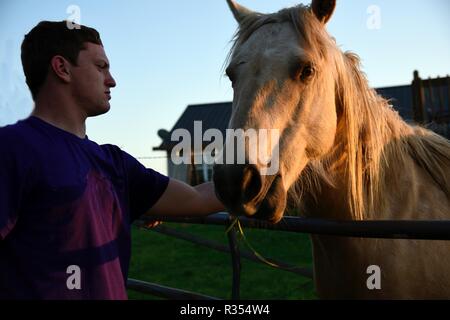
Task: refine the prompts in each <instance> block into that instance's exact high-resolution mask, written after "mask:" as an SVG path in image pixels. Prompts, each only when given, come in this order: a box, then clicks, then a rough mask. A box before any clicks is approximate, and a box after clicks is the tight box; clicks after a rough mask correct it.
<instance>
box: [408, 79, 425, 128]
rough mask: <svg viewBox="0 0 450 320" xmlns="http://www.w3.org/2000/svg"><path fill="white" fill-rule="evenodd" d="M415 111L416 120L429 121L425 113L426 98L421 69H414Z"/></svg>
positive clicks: (413, 92) (412, 86) (418, 121)
mask: <svg viewBox="0 0 450 320" xmlns="http://www.w3.org/2000/svg"><path fill="white" fill-rule="evenodd" d="M411 88H412V96H413V113H414V121H415V122H417V123H425V122H426V121H427V119H426V114H425V106H424V104H425V99H424V93H423V86H422V79H420V77H419V71H417V70H414V79H413V81H412V85H411Z"/></svg>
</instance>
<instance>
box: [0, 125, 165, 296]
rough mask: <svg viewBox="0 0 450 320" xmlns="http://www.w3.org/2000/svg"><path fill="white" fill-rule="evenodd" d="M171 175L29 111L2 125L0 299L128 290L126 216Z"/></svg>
mask: <svg viewBox="0 0 450 320" xmlns="http://www.w3.org/2000/svg"><path fill="white" fill-rule="evenodd" d="M168 181H169V178H167V177H165V176H163V175H161V174H159V173H157V172H156V171H153V170H151V169H147V168H145V167H144V166H142V165H141V164H140V163H139V162H138V161H137V160H136V159H134V158H133V157H131V156H130V155H128V154H127V153H125V152H124V151H122V150H120V149H119V148H118V147H116V146H113V145H103V146H99V145H98V144H96V143H95V142H93V141H90V140H89V139H88V138H85V139H80V138H78V137H77V136H75V135H73V134H71V133H69V132H66V131H64V130H61V129H59V128H57V127H54V126H52V125H50V124H48V123H46V122H44V121H42V120H40V119H38V118H36V117H30V118H28V119H26V120H23V121H19V122H18V123H17V124H15V125H11V126H6V127H3V128H0V299H2V298H3V299H17V298H19V299H126V298H127V293H126V289H125V284H126V279H127V275H128V267H129V261H130V242H131V239H130V223H131V222H132V221H133V220H135V219H136V218H138V217H139V216H140V215H142V214H144V213H145V212H146V211H148V210H149V209H150V208H151V207H152V206H153V205H154V204H155V203H156V201H158V199H159V198H160V197H161V195H162V194H163V193H164V191H165V189H166V188H167V185H168Z"/></svg>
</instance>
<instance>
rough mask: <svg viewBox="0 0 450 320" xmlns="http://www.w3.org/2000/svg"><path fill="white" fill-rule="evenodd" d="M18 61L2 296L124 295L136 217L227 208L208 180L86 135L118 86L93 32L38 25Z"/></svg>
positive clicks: (8, 147) (2, 198)
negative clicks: (20, 76) (173, 175)
mask: <svg viewBox="0 0 450 320" xmlns="http://www.w3.org/2000/svg"><path fill="white" fill-rule="evenodd" d="M22 64H23V68H24V73H25V76H26V81H27V84H28V86H29V88H30V91H31V94H32V97H33V100H34V102H35V108H34V111H33V113H32V115H31V116H30V117H29V118H27V119H25V120H23V121H19V122H18V123H16V124H15V125H11V126H6V127H3V128H0V150H1V151H0V298H3V299H17V298H18V299H36V298H37V299H126V298H127V294H126V289H125V284H126V279H127V275H128V266H129V260H130V224H131V223H132V222H133V220H135V219H136V218H138V217H139V216H141V215H143V214H147V215H151V214H154V215H160V214H164V215H175V216H181V215H183V216H195V215H207V214H210V213H213V212H217V211H220V210H223V209H224V207H223V205H222V204H221V203H220V202H219V201H218V200H217V198H216V197H215V194H214V187H213V185H212V184H211V183H207V184H203V185H200V186H198V187H195V188H194V187H191V186H188V185H186V184H184V183H182V182H179V181H176V180H173V179H169V178H168V177H165V176H163V175H161V174H159V173H157V172H155V171H153V170H151V169H146V168H144V167H143V166H142V165H141V164H140V163H139V162H138V161H137V160H135V159H134V158H133V157H131V156H130V155H128V154H127V153H125V152H124V151H122V150H120V149H119V148H118V147H116V146H113V145H102V146H99V145H97V144H96V143H95V142H93V141H91V140H89V139H88V137H87V136H86V127H85V121H86V119H87V118H88V117H94V116H98V115H101V114H104V113H106V112H108V110H109V109H110V104H109V100H110V99H111V88H114V87H115V86H116V82H115V81H114V79H113V77H112V76H111V74H110V72H109V61H108V58H107V57H106V54H105V52H104V49H103V46H102V42H101V40H100V36H99V34H98V32H97V31H96V30H94V29H92V28H88V27H85V26H81V28H80V29H69V28H68V27H67V26H66V22H41V23H39V24H38V25H37V26H36V27H35V28H33V30H31V31H30V33H28V34H27V35H26V36H25V39H24V41H23V43H22ZM75 272H78V275H79V276H80V278H79V280H80V281H79V285H76V281H75V282H74V283H75V285H73V284H74V283H72V281H71V279H69V277H71V276H72V274H73V273H75Z"/></svg>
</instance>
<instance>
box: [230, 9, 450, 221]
mask: <svg viewBox="0 0 450 320" xmlns="http://www.w3.org/2000/svg"><path fill="white" fill-rule="evenodd" d="M277 22H291V23H292V25H293V26H294V28H295V30H296V31H297V32H298V34H299V36H300V37H302V38H303V40H304V41H305V43H306V45H307V46H308V48H309V49H310V51H311V52H313V53H314V54H315V55H316V56H317V59H322V60H326V61H327V63H328V66H329V67H330V69H332V70H330V71H332V72H334V74H335V82H336V107H337V112H338V119H339V120H338V125H337V133H336V139H335V141H336V143H335V146H334V148H333V150H331V152H330V153H329V154H328V155H327V156H325V157H323V158H321V159H314V160H312V161H310V163H309V164H308V165H307V167H306V168H305V169H304V170H303V172H302V174H301V176H300V178H299V180H298V182H297V183H296V184H295V185H294V186H293V187H292V188H291V190H290V196H291V198H292V196H293V198H296V199H298V202H297V203H299V202H300V199H301V196H302V194H304V193H308V194H309V195H311V196H312V197H316V198H317V197H318V196H319V194H320V192H321V184H322V183H323V182H326V183H328V184H329V185H334V184H335V181H336V178H337V176H338V175H341V176H342V173H344V174H345V177H346V185H347V186H348V193H347V195H348V202H349V207H350V209H351V212H352V216H353V217H352V218H353V219H355V220H362V219H364V218H365V217H367V216H368V212H374V211H375V210H382V209H383V202H384V200H385V199H386V198H387V197H386V195H385V194H384V192H385V191H386V189H385V188H384V185H385V183H386V181H389V182H390V183H395V181H390V179H389V177H388V176H387V175H388V170H389V171H392V170H394V171H395V170H396V169H398V170H403V167H402V166H403V165H404V164H405V163H407V160H408V158H409V159H411V158H412V159H413V160H414V161H415V163H416V164H417V165H418V166H419V167H421V168H423V169H424V170H425V171H426V172H427V173H428V174H429V176H430V177H431V178H432V179H433V181H434V182H435V183H436V184H437V185H438V186H439V188H441V189H442V191H443V192H444V193H445V194H446V195H447V197H449V198H450V143H449V141H448V140H447V139H445V138H443V137H441V136H439V135H437V134H434V133H433V132H431V131H428V130H426V129H423V128H420V127H413V126H410V125H408V124H407V123H405V122H404V121H403V120H402V119H401V118H400V116H399V115H398V113H397V112H396V111H394V110H393V108H392V106H390V105H389V102H388V101H387V100H386V99H384V98H382V97H381V96H379V95H378V94H377V93H376V91H375V90H373V89H371V88H369V85H368V81H367V79H366V77H365V75H364V74H363V73H362V72H361V70H360V62H359V58H358V57H357V56H356V55H355V54H353V53H348V52H346V53H342V51H340V50H339V49H338V47H337V46H336V44H335V41H334V39H333V38H331V37H330V36H329V35H328V33H327V32H326V30H325V28H324V27H323V26H322V25H321V24H320V22H319V21H318V20H317V19H316V18H315V17H314V15H313V13H312V12H311V10H310V8H309V7H307V6H303V5H299V6H296V7H293V8H288V9H283V10H281V11H280V12H278V13H275V14H270V15H263V14H254V15H250V16H248V17H246V18H245V19H244V21H242V22H241V25H240V28H239V30H238V31H237V33H236V35H235V41H234V45H233V48H232V50H231V51H230V56H231V55H232V53H233V52H234V50H235V49H236V47H237V46H238V45H240V44H242V43H243V42H245V41H246V40H247V39H248V38H249V37H250V35H251V34H252V33H253V32H255V31H256V30H257V29H258V28H260V27H261V26H263V25H266V24H269V23H277Z"/></svg>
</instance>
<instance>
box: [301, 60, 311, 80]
mask: <svg viewBox="0 0 450 320" xmlns="http://www.w3.org/2000/svg"><path fill="white" fill-rule="evenodd" d="M313 75H314V68H313V67H312V66H311V65H310V64H308V65H306V66H304V67H303V69H302V72H301V74H300V79H301V80H302V81H306V80H308V79H310V78H311V77H312V76H313Z"/></svg>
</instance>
